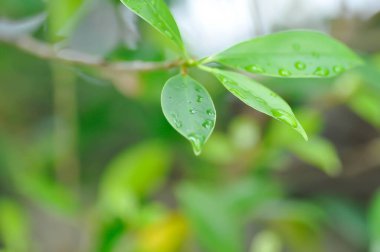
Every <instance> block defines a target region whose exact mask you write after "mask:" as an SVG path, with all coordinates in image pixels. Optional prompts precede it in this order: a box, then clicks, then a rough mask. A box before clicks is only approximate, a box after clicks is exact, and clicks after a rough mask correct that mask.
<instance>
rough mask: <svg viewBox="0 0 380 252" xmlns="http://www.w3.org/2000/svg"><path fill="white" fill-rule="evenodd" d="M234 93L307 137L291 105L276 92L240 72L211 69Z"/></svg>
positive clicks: (249, 104) (248, 103)
mask: <svg viewBox="0 0 380 252" xmlns="http://www.w3.org/2000/svg"><path fill="white" fill-rule="evenodd" d="M211 71H212V72H213V73H214V74H215V76H216V77H217V78H218V79H219V80H220V81H221V82H222V84H223V85H224V86H225V87H226V88H227V89H228V91H230V92H231V93H232V94H233V95H235V96H236V97H237V98H239V99H240V100H241V101H243V102H244V103H245V104H247V105H248V106H250V107H252V108H254V109H256V110H258V111H260V112H262V113H264V114H267V115H269V116H271V117H273V118H275V119H277V120H279V121H281V122H284V123H286V124H288V125H289V126H290V127H292V128H293V129H294V130H296V131H297V132H298V133H300V134H301V135H302V137H303V138H304V139H307V135H306V132H305V130H304V129H303V128H302V125H301V124H300V123H299V121H298V120H297V118H296V116H295V115H294V114H293V111H292V109H291V108H290V106H289V105H288V104H287V103H286V102H285V101H284V100H283V99H282V98H281V97H280V96H279V95H277V94H276V93H274V92H273V91H271V90H270V89H268V88H267V87H265V86H263V85H261V84H260V83H258V82H256V81H255V80H253V79H250V78H248V77H247V76H244V75H242V74H239V73H234V72H230V71H224V70H218V69H213V70H211Z"/></svg>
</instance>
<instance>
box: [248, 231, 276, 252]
mask: <svg viewBox="0 0 380 252" xmlns="http://www.w3.org/2000/svg"><path fill="white" fill-rule="evenodd" d="M249 251H250V252H281V251H282V242H281V238H280V237H279V236H278V235H277V234H276V233H274V232H272V231H269V230H267V231H262V232H260V233H258V234H257V235H256V236H255V237H254V239H253V241H252V244H251V248H250V250H249Z"/></svg>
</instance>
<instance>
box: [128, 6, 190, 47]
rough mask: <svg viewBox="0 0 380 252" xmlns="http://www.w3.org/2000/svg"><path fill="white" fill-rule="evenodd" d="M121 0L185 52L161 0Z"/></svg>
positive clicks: (168, 12)
mask: <svg viewBox="0 0 380 252" xmlns="http://www.w3.org/2000/svg"><path fill="white" fill-rule="evenodd" d="M121 2H122V3H123V4H124V5H125V6H127V7H128V8H129V9H131V10H132V11H133V12H134V13H136V14H137V15H138V16H140V17H141V18H142V19H144V20H145V21H146V22H148V23H149V24H150V25H151V26H153V27H154V28H155V29H156V30H158V31H159V32H161V33H162V34H163V35H164V36H165V37H167V38H168V39H170V40H171V41H173V42H174V44H175V45H176V46H177V47H178V48H179V49H180V50H181V51H182V52H184V53H185V49H184V45H183V42H182V38H181V34H180V32H179V29H178V26H177V24H176V22H175V20H174V18H173V16H172V14H171V12H170V10H169V8H168V7H167V5H166V4H165V2H164V1H163V0H121ZM185 54H186V53H185Z"/></svg>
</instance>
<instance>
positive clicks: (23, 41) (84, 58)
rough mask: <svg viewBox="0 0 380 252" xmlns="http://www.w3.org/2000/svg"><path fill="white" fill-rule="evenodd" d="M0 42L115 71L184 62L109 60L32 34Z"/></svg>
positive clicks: (167, 66) (49, 57) (0, 38)
mask: <svg viewBox="0 0 380 252" xmlns="http://www.w3.org/2000/svg"><path fill="white" fill-rule="evenodd" d="M0 42H3V43H6V44H8V45H11V46H14V47H16V48H18V49H20V50H22V51H24V52H26V53H29V54H31V55H34V56H36V57H39V58H42V59H46V60H55V61H60V62H65V63H68V64H75V65H82V66H91V67H97V68H103V69H109V70H113V71H126V72H149V71H155V70H162V69H170V68H174V67H178V66H180V65H181V64H182V63H183V62H181V61H180V60H175V61H164V62H145V61H130V62H108V61H106V60H104V59H103V58H102V57H98V56H94V55H90V54H86V53H82V52H78V51H75V50H71V49H56V48H55V47H54V46H52V45H50V44H47V43H44V42H41V41H39V40H37V39H35V38H33V37H31V36H23V37H16V38H14V37H4V36H0Z"/></svg>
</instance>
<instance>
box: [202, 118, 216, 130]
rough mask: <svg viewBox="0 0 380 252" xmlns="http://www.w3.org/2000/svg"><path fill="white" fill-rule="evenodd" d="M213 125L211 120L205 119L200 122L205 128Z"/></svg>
mask: <svg viewBox="0 0 380 252" xmlns="http://www.w3.org/2000/svg"><path fill="white" fill-rule="evenodd" d="M213 126H214V122H213V121H211V120H206V121H204V122H203V123H202V127H203V128H206V129H211V128H212V127H213Z"/></svg>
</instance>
